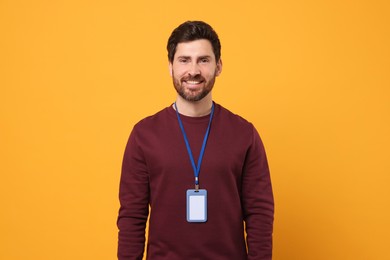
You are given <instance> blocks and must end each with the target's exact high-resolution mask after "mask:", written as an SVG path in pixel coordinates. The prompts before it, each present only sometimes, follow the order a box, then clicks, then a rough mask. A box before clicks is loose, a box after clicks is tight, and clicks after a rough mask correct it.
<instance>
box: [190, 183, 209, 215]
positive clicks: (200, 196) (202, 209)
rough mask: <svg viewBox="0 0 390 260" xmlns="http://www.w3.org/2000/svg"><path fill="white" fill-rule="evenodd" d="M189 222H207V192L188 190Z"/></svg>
mask: <svg viewBox="0 0 390 260" xmlns="http://www.w3.org/2000/svg"><path fill="white" fill-rule="evenodd" d="M187 221H188V222H206V221H207V190H203V189H200V190H198V189H195V190H192V189H191V190H187Z"/></svg>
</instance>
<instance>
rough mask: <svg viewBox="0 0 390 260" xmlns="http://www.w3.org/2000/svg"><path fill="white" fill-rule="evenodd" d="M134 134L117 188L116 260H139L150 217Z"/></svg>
mask: <svg viewBox="0 0 390 260" xmlns="http://www.w3.org/2000/svg"><path fill="white" fill-rule="evenodd" d="M136 135H137V134H136V131H135V130H133V132H132V133H131V135H130V138H129V141H128V143H127V146H126V150H125V154H124V158H123V164H122V175H121V180H120V188H119V201H120V205H121V206H120V209H119V216H118V222H117V225H118V229H119V237H118V259H119V260H142V257H143V253H144V248H145V227H146V221H147V218H148V214H149V178H148V172H147V167H146V164H145V160H144V158H143V154H142V151H141V149H140V147H139V146H138V144H137V137H136Z"/></svg>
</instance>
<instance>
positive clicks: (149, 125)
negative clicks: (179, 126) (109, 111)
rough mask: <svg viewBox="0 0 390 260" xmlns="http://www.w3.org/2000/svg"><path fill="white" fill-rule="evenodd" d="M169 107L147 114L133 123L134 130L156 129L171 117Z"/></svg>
mask: <svg viewBox="0 0 390 260" xmlns="http://www.w3.org/2000/svg"><path fill="white" fill-rule="evenodd" d="M170 110H171V108H170V107H166V108H164V109H162V110H160V111H158V112H157V113H155V114H153V115H150V116H147V117H145V118H143V119H141V120H140V121H138V122H137V123H136V124H135V125H134V130H146V129H156V128H158V127H159V126H160V125H162V124H164V123H166V122H167V121H169V119H170V118H172V112H171V111H170Z"/></svg>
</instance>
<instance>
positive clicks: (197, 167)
mask: <svg viewBox="0 0 390 260" xmlns="http://www.w3.org/2000/svg"><path fill="white" fill-rule="evenodd" d="M175 110H176V115H177V121H179V125H180V129H181V132H182V133H183V137H184V142H185V143H186V147H187V152H188V155H189V156H190V160H191V164H192V168H193V170H194V175H195V189H196V190H198V189H199V172H200V166H201V164H202V159H203V154H204V150H205V149H206V143H207V139H208V137H209V133H210V127H211V121H212V119H213V115H214V102H213V105H212V107H211V113H210V121H209V125H208V127H207V130H206V134H205V135H204V138H203V144H202V149H201V150H200V154H199V158H198V166H196V165H195V160H194V156H193V155H192V151H191V147H190V143H189V142H188V138H187V135H186V132H185V130H184V126H183V123H182V121H181V119H180V114H179V110H178V109H177V106H176V102H175Z"/></svg>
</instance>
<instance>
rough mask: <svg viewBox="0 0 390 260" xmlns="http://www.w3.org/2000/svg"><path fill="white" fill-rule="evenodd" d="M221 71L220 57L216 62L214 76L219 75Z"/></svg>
mask: <svg viewBox="0 0 390 260" xmlns="http://www.w3.org/2000/svg"><path fill="white" fill-rule="evenodd" d="M221 72H222V59H219V61H218V62H217V69H216V70H215V76H219V74H221Z"/></svg>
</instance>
